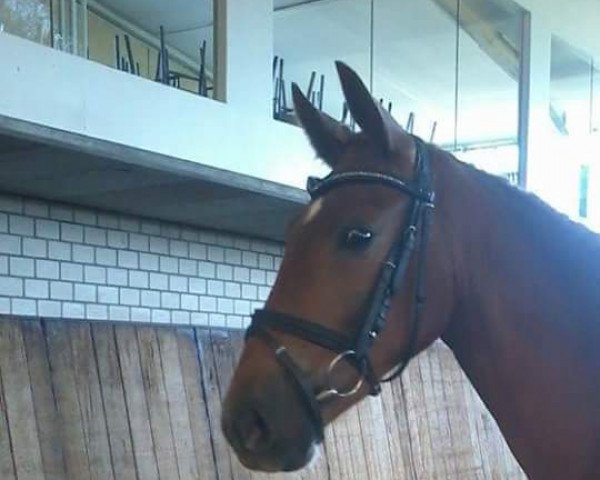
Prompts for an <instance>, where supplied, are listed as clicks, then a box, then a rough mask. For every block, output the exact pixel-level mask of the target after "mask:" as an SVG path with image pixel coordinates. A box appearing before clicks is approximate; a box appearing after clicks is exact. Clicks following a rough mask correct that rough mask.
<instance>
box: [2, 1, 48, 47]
mask: <svg viewBox="0 0 600 480" xmlns="http://www.w3.org/2000/svg"><path fill="white" fill-rule="evenodd" d="M51 12H52V9H51V5H50V0H3V1H1V2H0V31H5V32H8V33H12V34H13V35H18V36H20V37H23V38H26V39H28V40H32V41H34V42H38V43H41V44H43V45H48V46H50V45H51V43H52V15H51Z"/></svg>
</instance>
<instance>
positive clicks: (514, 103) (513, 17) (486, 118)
mask: <svg viewBox="0 0 600 480" xmlns="http://www.w3.org/2000/svg"><path fill="white" fill-rule="evenodd" d="M435 1H436V2H438V3H443V1H444V0H435ZM523 15H524V11H523V10H522V8H521V7H520V6H518V5H517V4H516V3H515V2H513V1H512V0H489V1H486V2H481V1H478V0H460V13H459V24H460V30H459V49H458V59H459V62H458V95H457V124H456V139H455V146H456V147H457V148H460V147H462V148H465V147H466V148H468V149H471V150H472V149H477V148H479V147H480V148H484V149H485V150H487V151H488V152H490V151H497V146H498V145H504V146H505V148H504V149H503V150H502V151H503V152H504V153H503V154H502V155H497V158H496V159H495V160H493V159H491V158H488V159H487V161H485V162H482V163H476V164H477V166H478V167H480V168H483V169H485V170H487V171H489V172H491V173H496V174H501V175H505V176H508V177H509V178H512V177H514V175H515V174H516V172H517V171H518V162H519V159H518V149H517V148H516V145H517V144H518V124H519V78H520V63H521V44H522V41H521V31H522V22H523ZM489 145H495V146H496V147H495V148H494V149H492V150H490V149H489V148H488V146H489ZM509 152H510V158H509V157H508V156H507V154H509ZM459 157H461V158H466V157H463V156H461V155H459Z"/></svg>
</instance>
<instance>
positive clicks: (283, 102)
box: [280, 78, 288, 113]
mask: <svg viewBox="0 0 600 480" xmlns="http://www.w3.org/2000/svg"><path fill="white" fill-rule="evenodd" d="M280 88H281V106H282V111H283V113H287V111H288V106H287V96H286V93H285V80H284V79H283V78H282V79H281V87H280Z"/></svg>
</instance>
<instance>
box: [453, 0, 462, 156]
mask: <svg viewBox="0 0 600 480" xmlns="http://www.w3.org/2000/svg"><path fill="white" fill-rule="evenodd" d="M460 2H461V0H456V43H455V46H454V48H455V51H454V62H455V63H454V148H456V146H457V145H458V103H459V102H458V94H459V82H460V70H459V65H460V6H461V3H460Z"/></svg>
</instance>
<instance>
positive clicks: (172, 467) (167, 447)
mask: <svg viewBox="0 0 600 480" xmlns="http://www.w3.org/2000/svg"><path fill="white" fill-rule="evenodd" d="M137 335H138V345H139V352H140V365H141V367H142V379H143V380H144V391H145V392H146V399H147V402H148V411H149V412H150V427H151V428H152V437H153V438H154V451H155V452H156V459H157V463H158V472H159V474H160V478H161V479H162V478H168V479H169V480H171V479H172V480H175V479H179V478H180V477H179V470H178V465H177V457H176V453H175V444H174V442H173V432H172V430H171V421H170V418H169V400H168V398H167V392H166V388H165V381H164V376H163V366H162V363H161V359H160V347H159V345H158V338H157V336H156V331H155V330H154V329H153V328H151V327H139V328H138V330H137Z"/></svg>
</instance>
